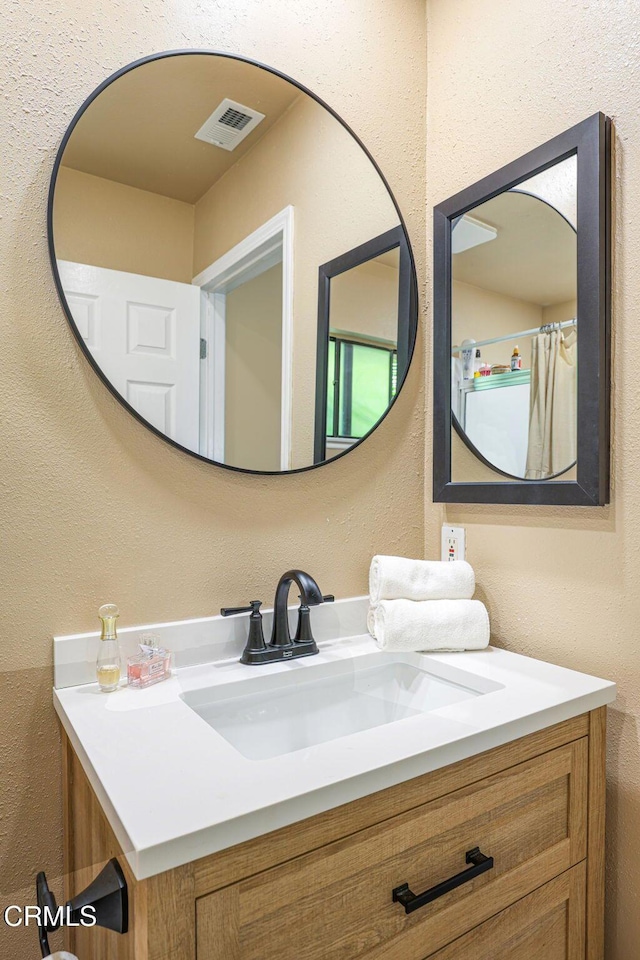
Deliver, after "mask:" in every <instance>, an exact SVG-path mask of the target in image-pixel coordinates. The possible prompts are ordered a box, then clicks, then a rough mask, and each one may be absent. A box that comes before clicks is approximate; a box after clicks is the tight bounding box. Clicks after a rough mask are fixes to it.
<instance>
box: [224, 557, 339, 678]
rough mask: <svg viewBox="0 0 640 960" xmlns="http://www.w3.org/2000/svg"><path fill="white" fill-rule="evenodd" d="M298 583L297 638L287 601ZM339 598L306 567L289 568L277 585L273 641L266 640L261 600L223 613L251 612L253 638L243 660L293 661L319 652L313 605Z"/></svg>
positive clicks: (249, 639)
mask: <svg viewBox="0 0 640 960" xmlns="http://www.w3.org/2000/svg"><path fill="white" fill-rule="evenodd" d="M294 582H295V583H296V584H297V586H298V588H299V590H300V607H299V608H298V627H297V630H296V635H295V637H294V639H293V640H292V639H291V633H290V632H289V613H288V607H287V600H288V598H289V588H290V587H291V584H292V583H294ZM334 599H335V597H334V596H333V595H331V594H327V595H326V596H323V595H322V592H321V590H320V587H319V586H318V584H317V583H316V581H315V580H314V579H313V577H312V576H310V575H309V574H308V573H305V572H304V570H287V572H286V573H283V574H282V576H281V577H280V580H279V581H278V586H277V587H276V598H275V601H274V604H273V628H272V631H271V640H270V642H269V643H265V642H264V634H263V632H262V614H261V613H260V606H261V601H260V600H252V601H251V604H250V606H248V607H223V608H222V610H221V611H220V613H221V614H222V616H223V617H229V616H232V615H233V614H236V613H249V611H251V616H250V618H249V638H248V640H247V645H246V647H245V648H244V652H243V654H242V656H241V657H240V662H241V663H247V664H257V663H274V662H275V661H278V660H292V659H293V658H294V657H310V656H312V654H314V653H318V647H317V645H316V642H315V640H314V639H313V633H312V632H311V611H310V610H309V608H310V607H316V606H317V605H318V604H319V603H331V602H332V601H333V600H334Z"/></svg>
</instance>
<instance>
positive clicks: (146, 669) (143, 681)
mask: <svg viewBox="0 0 640 960" xmlns="http://www.w3.org/2000/svg"><path fill="white" fill-rule="evenodd" d="M139 647H140V653H136V654H135V655H134V656H133V657H129V659H128V660H127V680H128V682H129V686H130V687H150V686H151V685H152V684H154V683H160V681H161V680H166V679H167V678H168V677H170V676H171V654H170V653H169V651H168V650H165V649H164V648H163V647H159V646H158V638H157V637H156V636H155V634H153V633H143V634H142V637H141V638H140V643H139Z"/></svg>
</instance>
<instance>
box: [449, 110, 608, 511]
mask: <svg viewBox="0 0 640 960" xmlns="http://www.w3.org/2000/svg"><path fill="white" fill-rule="evenodd" d="M574 154H577V158H578V164H577V166H578V175H577V211H578V213H577V222H578V237H577V259H578V278H577V291H578V324H579V331H580V332H579V336H578V415H577V420H578V422H577V430H578V437H577V449H578V455H577V471H576V473H577V478H576V479H575V480H557V479H549V480H517V481H516V480H505V481H500V480H498V479H496V480H495V481H489V482H477V481H474V482H454V481H453V480H452V479H451V433H452V429H453V427H454V426H456V427H457V421H456V422H454V421H455V418H454V417H453V415H452V411H451V346H452V343H451V299H452V293H451V291H452V286H451V284H452V256H451V226H452V223H453V222H454V221H455V220H456V219H457V218H458V217H461V216H463V215H464V214H465V213H468V212H469V211H470V210H472V209H473V208H474V207H477V206H478V205H479V204H481V203H485V202H486V201H487V200H491V199H492V198H493V197H495V196H497V195H498V194H500V193H503V192H504V191H506V190H509V189H511V188H512V187H515V186H517V185H518V184H519V183H520V182H521V181H523V180H525V179H528V178H530V177H533V176H534V175H535V174H538V173H542V171H543V170H546V169H548V168H549V167H552V166H554V165H555V164H556V163H559V162H560V161H562V160H565V159H567V158H568V157H570V156H572V155H574ZM433 231H434V273H433V276H434V350H433V364H434V370H433V384H434V429H433V499H434V501H435V502H436V503H496V504H512V503H513V504H516V503H533V504H555V505H579V506H602V505H603V504H606V503H608V502H609V418H610V387H611V379H610V284H611V243H610V234H611V121H610V120H609V118H608V117H606V116H604V114H602V113H596V114H594V115H593V116H592V117H589V118H588V119H587V120H584V121H582V123H578V124H577V125H576V126H575V127H571V128H570V129H569V130H566V131H565V132H564V133H561V134H560V135H559V136H557V137H554V138H553V140H549V141H548V142H547V143H544V144H542V145H541V146H539V147H537V148H536V149H535V150H532V151H531V152H530V153H527V154H525V155H524V156H523V157H520V158H519V159H518V160H514V161H513V162H512V163H509V164H507V166H505V167H502V168H501V169H500V170H497V171H496V172H495V173H492V174H490V175H489V176H488V177H484V179H482V180H479V181H478V183H475V184H473V186H470V187H467V189H465V190H462V191H461V192H460V193H458V194H456V195H455V196H453V197H450V198H449V199H448V200H445V201H444V202H443V203H440V204H438V206H436V207H435V208H434V223H433ZM496 473H497V472H496Z"/></svg>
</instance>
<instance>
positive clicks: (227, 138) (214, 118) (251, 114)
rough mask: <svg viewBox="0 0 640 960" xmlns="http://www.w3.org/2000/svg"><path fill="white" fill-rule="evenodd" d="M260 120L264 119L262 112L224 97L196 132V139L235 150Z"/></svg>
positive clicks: (224, 148)
mask: <svg viewBox="0 0 640 960" xmlns="http://www.w3.org/2000/svg"><path fill="white" fill-rule="evenodd" d="M261 120H264V113H259V112H258V111H257V110H252V109H251V107H245V106H244V104H242V103H236V102H235V100H229V99H228V98H226V97H225V99H224V100H223V101H222V103H221V104H220V105H219V106H217V107H216V109H215V110H214V111H213V113H212V114H211V116H210V117H209V119H208V120H205V122H204V123H203V124H202V126H201V127H200V129H199V130H198V132H197V133H196V140H204V141H205V143H211V144H213V146H214V147H222V149H223V150H235V148H236V147H237V146H238V144H239V143H241V142H242V141H243V140H244V138H245V137H248V136H249V134H250V133H251V131H252V130H255V128H256V127H257V126H258V124H259V123H260V121H261Z"/></svg>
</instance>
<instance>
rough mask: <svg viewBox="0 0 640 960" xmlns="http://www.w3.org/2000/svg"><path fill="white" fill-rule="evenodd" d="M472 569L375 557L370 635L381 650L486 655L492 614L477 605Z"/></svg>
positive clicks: (458, 563) (456, 564)
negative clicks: (457, 652)
mask: <svg viewBox="0 0 640 960" xmlns="http://www.w3.org/2000/svg"><path fill="white" fill-rule="evenodd" d="M475 588H476V580H475V575H474V572H473V567H471V565H470V564H468V563H466V561H464V560H453V561H449V562H446V563H445V562H440V561H436V560H409V559H407V558H405V557H385V556H376V557H374V558H373V560H372V561H371V569H370V571H369V600H370V606H369V615H368V621H367V622H368V627H369V633H370V634H371V635H372V636H373V637H374V638H375V640H376V642H377V644H378V646H379V647H380V648H381V649H382V650H401V651H405V652H406V651H410V650H420V651H431V652H433V651H436V650H441V651H444V650H454V651H455V650H482V649H484V647H486V646H488V644H489V614H488V613H487V609H486V607H485V605H484V604H483V603H481V602H480V601H479V600H472V599H471V598H472V597H473V594H474V591H475Z"/></svg>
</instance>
